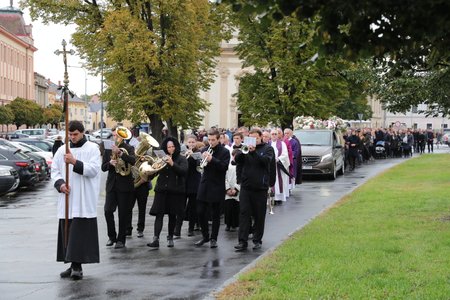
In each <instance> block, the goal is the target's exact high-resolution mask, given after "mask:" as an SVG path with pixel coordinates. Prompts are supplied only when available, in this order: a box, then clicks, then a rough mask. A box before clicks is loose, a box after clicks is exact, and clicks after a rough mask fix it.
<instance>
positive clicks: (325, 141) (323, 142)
mask: <svg viewBox="0 0 450 300" xmlns="http://www.w3.org/2000/svg"><path fill="white" fill-rule="evenodd" d="M295 136H296V137H297V138H298V139H299V140H300V143H301V144H302V146H330V145H331V135H330V132H328V131H314V130H299V131H296V132H295Z"/></svg>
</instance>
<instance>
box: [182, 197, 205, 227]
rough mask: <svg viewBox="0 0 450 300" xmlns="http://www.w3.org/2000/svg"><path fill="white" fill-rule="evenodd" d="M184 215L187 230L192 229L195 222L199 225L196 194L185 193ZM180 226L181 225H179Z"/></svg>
mask: <svg viewBox="0 0 450 300" xmlns="http://www.w3.org/2000/svg"><path fill="white" fill-rule="evenodd" d="M186 197H187V206H186V216H187V219H188V222H189V228H188V230H189V231H193V230H194V227H195V225H196V224H199V225H200V222H199V220H198V214H197V194H187V195H186ZM180 228H181V227H180Z"/></svg>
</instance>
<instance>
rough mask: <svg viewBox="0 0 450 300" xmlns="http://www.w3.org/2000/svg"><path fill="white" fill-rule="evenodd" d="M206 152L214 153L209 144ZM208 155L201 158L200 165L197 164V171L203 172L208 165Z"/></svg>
mask: <svg viewBox="0 0 450 300" xmlns="http://www.w3.org/2000/svg"><path fill="white" fill-rule="evenodd" d="M206 153H208V154H210V155H212V154H213V153H214V151H213V149H212V148H211V146H209V148H208V150H206ZM207 158H208V156H206V157H204V158H203V159H202V161H201V162H200V165H199V166H197V171H198V172H199V173H203V171H204V168H205V167H206V166H207V165H208V161H207Z"/></svg>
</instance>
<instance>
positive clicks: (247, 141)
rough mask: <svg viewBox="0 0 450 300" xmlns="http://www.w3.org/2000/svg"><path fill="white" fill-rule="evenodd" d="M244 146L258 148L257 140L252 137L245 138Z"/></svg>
mask: <svg viewBox="0 0 450 300" xmlns="http://www.w3.org/2000/svg"><path fill="white" fill-rule="evenodd" d="M244 144H246V145H247V146H253V147H255V146H256V138H255V137H251V136H246V137H244Z"/></svg>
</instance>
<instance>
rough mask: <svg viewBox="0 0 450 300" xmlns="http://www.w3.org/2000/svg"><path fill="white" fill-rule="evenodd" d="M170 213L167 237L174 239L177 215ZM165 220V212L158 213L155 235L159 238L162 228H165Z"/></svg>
mask: <svg viewBox="0 0 450 300" xmlns="http://www.w3.org/2000/svg"><path fill="white" fill-rule="evenodd" d="M168 215H169V224H168V228H167V229H168V230H167V238H168V239H172V238H173V232H174V230H175V224H176V215H174V214H168ZM163 220H164V213H160V214H157V215H156V217H155V227H154V236H155V237H157V238H158V239H159V235H160V234H161V231H162V228H163Z"/></svg>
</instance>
